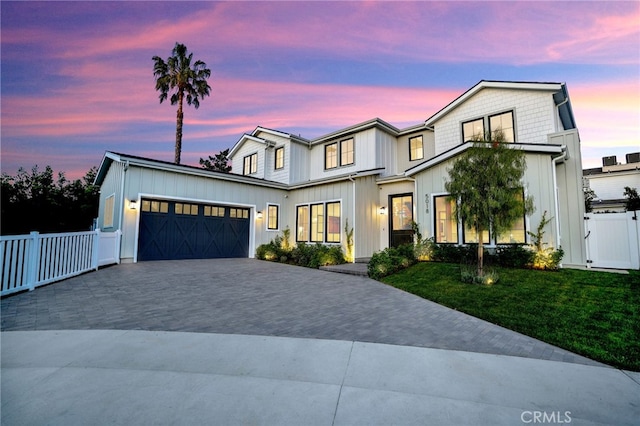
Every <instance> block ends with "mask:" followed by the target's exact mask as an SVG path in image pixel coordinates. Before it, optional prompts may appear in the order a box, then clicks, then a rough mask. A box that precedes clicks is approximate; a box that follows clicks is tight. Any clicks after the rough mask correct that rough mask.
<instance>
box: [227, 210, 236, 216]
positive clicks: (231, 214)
mask: <svg viewBox="0 0 640 426" xmlns="http://www.w3.org/2000/svg"><path fill="white" fill-rule="evenodd" d="M237 212H238V210H237V209H229V217H236V216H237Z"/></svg>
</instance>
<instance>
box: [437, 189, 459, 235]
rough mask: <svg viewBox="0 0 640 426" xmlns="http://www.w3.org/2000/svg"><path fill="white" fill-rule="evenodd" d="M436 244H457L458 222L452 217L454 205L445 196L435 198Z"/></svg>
mask: <svg viewBox="0 0 640 426" xmlns="http://www.w3.org/2000/svg"><path fill="white" fill-rule="evenodd" d="M434 204H435V221H436V243H457V242H458V222H457V221H456V219H455V217H452V214H453V212H454V208H455V203H454V202H453V200H451V201H449V200H447V196H446V195H444V196H439V197H435V202H434Z"/></svg>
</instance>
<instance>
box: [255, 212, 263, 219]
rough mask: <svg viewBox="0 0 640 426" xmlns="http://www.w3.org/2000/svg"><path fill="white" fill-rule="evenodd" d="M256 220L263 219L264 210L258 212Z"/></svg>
mask: <svg viewBox="0 0 640 426" xmlns="http://www.w3.org/2000/svg"><path fill="white" fill-rule="evenodd" d="M256 218H258V219H262V210H258V211H257V212H256Z"/></svg>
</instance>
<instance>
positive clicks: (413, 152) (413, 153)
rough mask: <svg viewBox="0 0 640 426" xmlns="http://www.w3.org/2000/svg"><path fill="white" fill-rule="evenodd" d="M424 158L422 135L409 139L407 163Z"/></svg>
mask: <svg viewBox="0 0 640 426" xmlns="http://www.w3.org/2000/svg"><path fill="white" fill-rule="evenodd" d="M423 158H424V146H423V145H422V135H420V136H414V137H412V138H409V161H414V160H422V159H423Z"/></svg>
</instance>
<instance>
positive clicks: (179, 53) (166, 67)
mask: <svg viewBox="0 0 640 426" xmlns="http://www.w3.org/2000/svg"><path fill="white" fill-rule="evenodd" d="M152 59H153V61H154V64H153V75H154V76H155V78H156V90H158V91H159V92H160V103H162V102H163V101H165V100H166V99H167V98H168V97H169V93H170V92H171V98H170V100H171V105H175V104H178V112H177V118H176V146H175V160H174V161H175V163H176V164H180V154H181V152H182V121H183V118H184V114H183V112H182V104H183V102H184V100H185V99H186V101H187V104H188V105H193V106H194V107H195V108H196V109H198V108H199V107H200V99H204V97H205V96H209V93H210V91H211V87H210V86H209V84H208V83H207V79H208V78H209V77H210V76H211V70H210V69H208V68H207V64H205V63H204V62H202V61H200V60H198V61H195V62H194V63H193V65H192V64H191V62H192V61H193V53H188V52H187V47H186V46H185V45H184V44H180V43H176V45H175V47H174V48H173V51H172V55H171V56H169V57H168V58H167V60H166V61H165V60H164V59H162V58H161V57H159V56H154V57H153V58H152Z"/></svg>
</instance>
